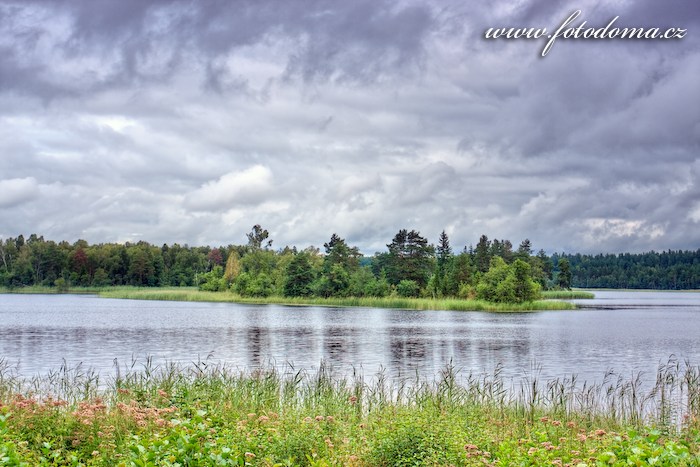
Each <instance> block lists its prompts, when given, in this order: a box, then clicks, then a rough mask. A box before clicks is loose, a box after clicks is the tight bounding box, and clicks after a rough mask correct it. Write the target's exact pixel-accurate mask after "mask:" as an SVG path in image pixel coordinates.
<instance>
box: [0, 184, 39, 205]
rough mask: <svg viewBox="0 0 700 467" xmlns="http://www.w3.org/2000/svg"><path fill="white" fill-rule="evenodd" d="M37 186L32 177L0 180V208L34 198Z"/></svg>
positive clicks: (37, 189)
mask: <svg viewBox="0 0 700 467" xmlns="http://www.w3.org/2000/svg"><path fill="white" fill-rule="evenodd" d="M38 194H39V186H38V184H37V182H36V180H35V179H34V178H33V177H26V178H11V179H7V180H0V208H10V207H14V206H17V205H20V204H24V203H26V202H29V201H32V200H33V199H36V197H37V196H38Z"/></svg>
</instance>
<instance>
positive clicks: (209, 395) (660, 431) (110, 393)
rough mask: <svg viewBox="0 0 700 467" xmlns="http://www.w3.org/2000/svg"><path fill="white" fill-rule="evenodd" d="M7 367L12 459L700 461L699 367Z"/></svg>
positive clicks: (7, 453) (3, 412)
mask: <svg viewBox="0 0 700 467" xmlns="http://www.w3.org/2000/svg"><path fill="white" fill-rule="evenodd" d="M134 368H136V366H135V365H133V364H132V365H131V367H129V368H126V369H124V370H123V371H121V372H118V374H117V376H116V377H114V378H112V379H111V380H110V381H108V382H105V381H101V380H100V378H99V376H98V375H95V374H92V373H91V372H89V371H84V370H82V369H81V368H75V369H66V368H63V369H61V370H60V371H57V372H54V373H50V374H49V375H47V376H45V377H37V378H33V379H31V380H23V379H21V378H19V377H17V376H16V375H14V374H13V373H12V371H11V368H9V367H8V366H7V365H4V366H3V367H2V369H1V370H0V465H3V466H8V465H12V466H23V465H24V466H34V465H47V466H48V465H53V466H61V465H86V466H90V465H110V466H112V465H119V466H156V465H158V466H161V465H162V466H168V465H169V466H175V465H182V466H184V465H189V466H196V465H259V466H272V465H280V466H281V465H310V466H331V465H355V466H388V465H392V466H395V465H454V466H468V465H494V466H495V465H572V466H579V465H620V466H622V465H679V466H684V465H685V466H697V465H700V369H698V368H697V367H686V366H684V365H682V364H679V363H678V362H674V361H671V362H669V364H667V365H663V366H662V367H660V368H659V373H658V375H657V383H656V385H655V386H654V387H653V388H648V389H647V390H644V388H643V387H642V385H641V383H640V382H639V380H638V379H636V380H632V381H625V380H624V379H622V378H616V377H615V375H612V376H611V375H608V377H606V379H605V380H604V381H603V382H602V383H600V384H577V382H576V381H575V379H563V380H553V381H539V380H538V378H537V374H536V373H535V374H533V375H531V376H529V377H526V378H524V379H523V380H521V381H512V380H509V379H507V378H505V377H503V376H502V372H501V368H497V369H496V371H495V372H494V374H490V375H471V374H470V375H465V374H461V373H460V372H459V371H457V370H456V369H454V368H452V367H446V368H445V369H444V370H443V371H442V372H441V373H440V374H439V375H437V376H436V377H435V378H434V379H433V380H424V379H421V378H416V377H413V378H410V379H392V378H389V377H387V376H386V375H385V374H383V373H380V374H377V375H374V376H373V377H371V378H370V379H368V380H365V379H364V378H363V377H362V376H361V375H358V374H355V375H338V374H335V373H334V372H333V370H332V369H330V368H327V367H326V366H324V365H323V364H322V365H321V367H320V369H319V370H318V371H316V372H315V373H306V372H304V371H297V370H294V369H292V368H287V369H286V370H277V369H275V368H269V369H264V370H256V371H250V372H247V373H240V372H236V371H231V370H227V369H226V368H223V367H221V366H218V365H214V364H210V363H209V362H207V361H203V362H197V363H196V364H193V365H192V366H190V367H180V366H177V365H174V364H171V365H168V364H165V365H163V366H154V365H153V364H152V361H150V360H149V361H147V362H146V363H145V364H144V365H143V368H141V369H140V370H139V371H134Z"/></svg>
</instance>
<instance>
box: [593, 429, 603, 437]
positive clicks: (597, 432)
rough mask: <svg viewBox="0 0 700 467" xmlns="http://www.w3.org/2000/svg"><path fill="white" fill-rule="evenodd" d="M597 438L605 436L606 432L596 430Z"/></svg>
mask: <svg viewBox="0 0 700 467" xmlns="http://www.w3.org/2000/svg"><path fill="white" fill-rule="evenodd" d="M595 434H596V436H605V430H595Z"/></svg>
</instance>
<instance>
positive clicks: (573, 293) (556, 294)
mask: <svg viewBox="0 0 700 467" xmlns="http://www.w3.org/2000/svg"><path fill="white" fill-rule="evenodd" d="M542 297H543V298H545V299H555V300H573V299H593V298H595V294H594V293H593V292H587V291H585V290H545V291H544V292H542Z"/></svg>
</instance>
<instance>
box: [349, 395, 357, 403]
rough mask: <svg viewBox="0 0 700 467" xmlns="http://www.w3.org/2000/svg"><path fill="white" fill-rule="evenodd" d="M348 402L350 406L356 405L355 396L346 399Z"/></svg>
mask: <svg viewBox="0 0 700 467" xmlns="http://www.w3.org/2000/svg"><path fill="white" fill-rule="evenodd" d="M348 402H350V403H351V404H355V403H357V396H350V397H349V398H348Z"/></svg>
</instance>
